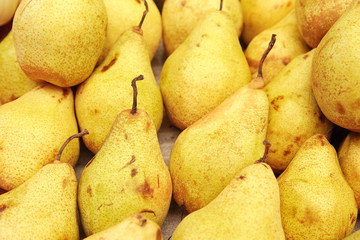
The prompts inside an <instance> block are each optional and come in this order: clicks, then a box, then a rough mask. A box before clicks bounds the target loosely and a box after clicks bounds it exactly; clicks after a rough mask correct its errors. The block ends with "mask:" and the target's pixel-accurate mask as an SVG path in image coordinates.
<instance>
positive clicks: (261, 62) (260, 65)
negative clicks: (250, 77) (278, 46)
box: [257, 34, 276, 78]
mask: <svg viewBox="0 0 360 240" xmlns="http://www.w3.org/2000/svg"><path fill="white" fill-rule="evenodd" d="M275 41H276V34H273V35H271V40H270V42H269V46H268V47H267V49H266V50H265V52H264V54H263V55H262V57H261V59H260V62H259V68H258V75H257V77H260V78H262V77H263V75H262V67H263V63H264V61H265V58H266V56H267V55H268V54H269V52H270V51H271V49H272V48H273V46H274V44H275Z"/></svg>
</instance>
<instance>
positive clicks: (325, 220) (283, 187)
mask: <svg viewBox="0 0 360 240" xmlns="http://www.w3.org/2000/svg"><path fill="white" fill-rule="evenodd" d="M278 182H279V189H280V202H281V204H280V206H281V219H282V224H283V228H284V232H285V236H286V239H299V240H301V239H314V240H315V239H319V240H320V239H322V240H325V239H343V238H344V237H346V236H348V235H349V234H351V232H352V231H353V229H354V226H355V222H356V218H357V206H356V202H355V197H354V192H353V191H352V190H351V188H350V187H349V185H348V183H347V182H346V180H345V178H344V176H343V174H342V172H341V169H340V165H339V161H338V158H337V154H336V151H335V149H334V147H333V146H332V145H331V144H330V143H329V142H328V140H327V139H326V138H325V136H324V135H322V134H315V135H314V136H312V137H310V138H309V139H307V140H306V141H305V142H304V144H303V145H302V146H301V147H300V149H299V150H298V152H297V153H296V155H295V157H294V158H293V160H292V161H291V163H290V164H289V166H288V167H287V169H286V170H285V171H284V172H283V173H282V174H281V175H280V176H279V177H278Z"/></svg>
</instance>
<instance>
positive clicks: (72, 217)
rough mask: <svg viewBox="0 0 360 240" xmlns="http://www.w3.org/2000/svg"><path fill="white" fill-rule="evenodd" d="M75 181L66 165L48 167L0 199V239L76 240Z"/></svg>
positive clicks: (71, 171)
mask: <svg viewBox="0 0 360 240" xmlns="http://www.w3.org/2000/svg"><path fill="white" fill-rule="evenodd" d="M76 191H77V181H76V176H75V172H74V169H73V167H72V166H71V165H70V164H68V163H60V162H59V163H50V164H47V165H46V166H44V167H42V168H41V169H40V170H39V171H38V172H37V173H36V174H35V175H34V176H32V177H31V178H30V179H28V180H27V181H26V182H24V183H23V184H21V185H20V186H19V187H17V188H15V189H13V190H11V191H9V192H7V193H4V194H2V195H0V209H1V218H0V239H1V240H8V239H29V240H31V239H54V240H56V239H69V240H72V239H73V240H77V239H79V229H78V223H77V216H76Z"/></svg>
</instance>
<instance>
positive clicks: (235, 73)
mask: <svg viewBox="0 0 360 240" xmlns="http://www.w3.org/2000/svg"><path fill="white" fill-rule="evenodd" d="M220 9H221V7H220ZM249 81H250V71H249V66H248V64H247V62H246V59H245V56H244V53H243V51H242V48H241V46H240V43H239V40H238V37H237V33H236V30H235V28H234V24H233V21H232V20H231V18H230V17H229V16H228V14H227V13H226V12H224V11H221V10H212V11H208V12H207V13H206V14H205V15H203V16H202V18H201V19H200V21H199V22H198V23H197V24H196V26H195V27H194V29H193V31H192V32H191V33H190V35H189V36H188V37H187V38H186V40H185V41H184V42H183V43H182V44H181V45H180V46H179V47H178V48H177V49H176V50H175V51H174V52H173V53H172V54H171V55H170V56H169V57H168V58H167V59H166V61H165V63H164V66H163V69H162V72H161V77H160V89H161V93H162V96H163V99H164V103H165V107H166V111H167V116H168V117H169V119H170V121H171V122H172V124H173V125H175V126H176V127H178V128H180V129H185V128H187V127H188V126H190V125H191V124H193V123H194V122H196V121H197V120H198V119H200V118H201V117H203V116H204V115H205V114H207V113H209V112H210V111H211V110H213V109H214V108H215V107H216V106H218V105H219V104H220V103H221V102H222V101H224V100H225V98H227V97H228V96H230V95H231V94H232V93H234V92H235V91H236V90H238V89H239V88H240V87H242V86H244V85H246V84H247V83H249Z"/></svg>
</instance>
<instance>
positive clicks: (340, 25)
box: [311, 1, 360, 132]
mask: <svg viewBox="0 0 360 240" xmlns="http://www.w3.org/2000/svg"><path fill="white" fill-rule="evenodd" d="M358 22H360V1H354V2H353V3H352V4H351V6H349V7H348V9H347V11H346V12H345V13H344V14H343V15H342V16H341V17H340V18H339V19H338V20H337V21H336V22H335V24H334V25H333V26H332V27H331V28H330V29H329V31H328V32H327V33H326V35H325V36H324V37H323V38H322V40H321V41H320V43H319V45H318V47H317V50H316V52H315V55H314V60H313V68H312V76H311V77H312V88H313V92H314V96H315V99H316V101H317V103H318V105H319V107H320V109H321V111H322V112H323V113H324V115H325V116H326V117H327V118H328V119H329V120H330V121H331V122H333V123H335V124H336V125H338V126H340V127H342V128H346V129H349V130H351V131H353V132H360V108H359V105H360V91H359V90H358V86H359V84H360V72H359V68H360V61H359V58H358V56H359V55H360V49H359V48H358V47H357V46H359V44H360V25H359V24H356V23H358Z"/></svg>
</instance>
